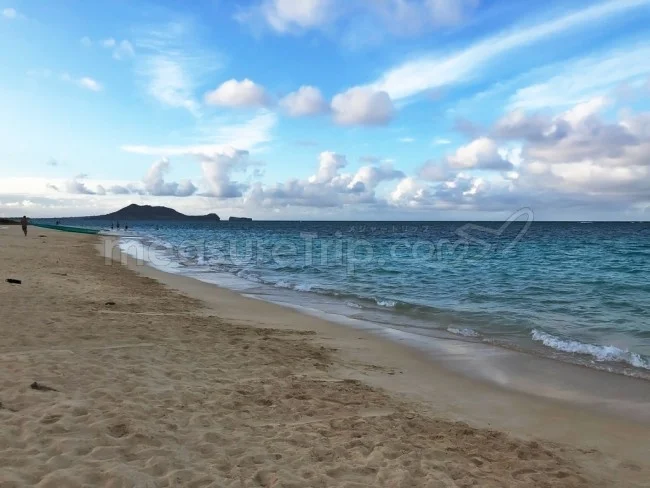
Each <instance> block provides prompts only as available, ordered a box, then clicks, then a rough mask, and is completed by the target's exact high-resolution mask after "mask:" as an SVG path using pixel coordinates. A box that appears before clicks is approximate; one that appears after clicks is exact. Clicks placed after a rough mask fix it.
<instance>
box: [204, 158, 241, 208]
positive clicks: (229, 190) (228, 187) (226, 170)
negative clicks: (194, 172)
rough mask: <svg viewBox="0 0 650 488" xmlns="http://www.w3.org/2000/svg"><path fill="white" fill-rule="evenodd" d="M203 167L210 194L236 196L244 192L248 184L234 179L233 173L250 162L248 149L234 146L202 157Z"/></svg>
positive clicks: (219, 196)
mask: <svg viewBox="0 0 650 488" xmlns="http://www.w3.org/2000/svg"><path fill="white" fill-rule="evenodd" d="M202 160H203V162H202V163H201V169H202V170H203V178H204V179H205V182H206V183H207V186H208V189H209V191H208V195H210V196H213V197H217V198H236V197H240V196H242V194H243V191H244V190H245V189H246V185H244V184H242V183H238V182H236V181H233V179H232V173H233V172H234V171H237V170H243V169H245V168H246V166H247V164H248V151H242V150H237V149H234V148H232V147H227V148H224V149H223V150H222V151H221V152H220V153H218V154H213V155H211V156H209V157H207V156H204V157H202Z"/></svg>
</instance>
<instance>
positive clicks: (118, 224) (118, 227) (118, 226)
mask: <svg viewBox="0 0 650 488" xmlns="http://www.w3.org/2000/svg"><path fill="white" fill-rule="evenodd" d="M117 230H120V223H119V222H118V223H117Z"/></svg>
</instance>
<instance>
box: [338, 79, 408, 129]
mask: <svg viewBox="0 0 650 488" xmlns="http://www.w3.org/2000/svg"><path fill="white" fill-rule="evenodd" d="M332 111H333V112H334V120H335V121H336V122H337V123H338V124H340V125H385V124H387V123H388V122H390V121H391V120H392V119H393V117H394V115H395V107H393V102H392V101H391V99H390V97H389V96H388V94H387V93H386V92H382V91H375V90H371V89H369V88H362V87H356V88H350V89H349V90H347V91H346V92H343V93H339V94H338V95H336V96H335V97H334V98H333V99H332Z"/></svg>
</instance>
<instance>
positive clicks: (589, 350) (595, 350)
mask: <svg viewBox="0 0 650 488" xmlns="http://www.w3.org/2000/svg"><path fill="white" fill-rule="evenodd" d="M531 335H532V337H533V340H534V341H537V342H541V343H542V344H544V345H545V346H546V347H550V348H552V349H555V350H557V351H562V352H568V353H573V354H585V355H588V356H591V357H593V358H594V359H595V360H596V361H599V362H615V363H626V364H629V365H630V366H634V367H635V368H643V369H650V364H648V362H647V361H646V360H645V359H643V358H642V357H641V355H640V354H637V353H635V352H630V351H628V350H626V349H620V348H618V347H616V346H596V345H594V344H585V343H583V342H580V341H574V340H570V339H562V338H560V337H556V336H554V335H551V334H547V333H546V332H543V331H541V330H537V329H535V330H533V331H532V333H531Z"/></svg>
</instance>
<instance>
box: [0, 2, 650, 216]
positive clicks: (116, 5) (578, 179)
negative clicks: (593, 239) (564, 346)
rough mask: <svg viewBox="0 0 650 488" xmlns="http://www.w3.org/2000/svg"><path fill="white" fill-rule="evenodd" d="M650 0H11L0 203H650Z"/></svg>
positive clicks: (627, 209) (70, 206) (94, 206)
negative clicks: (182, 0)
mask: <svg viewBox="0 0 650 488" xmlns="http://www.w3.org/2000/svg"><path fill="white" fill-rule="evenodd" d="M649 21H650V0H613V1H611V0H610V1H574V2H571V3H570V4H569V3H567V2H560V1H544V2H541V1H530V2H512V1H505V0H376V1H373V2H368V1H367V0H346V1H343V0H304V1H300V2H299V1H297V0H248V1H225V0H199V1H195V2H179V1H152V2H141V1H135V0H134V1H126V0H96V1H93V2H82V1H72V0H63V1H59V2H45V1H43V0H6V1H5V2H4V3H3V1H2V0H0V45H2V46H3V49H1V50H0V65H1V66H2V69H1V70H0V90H1V91H0V93H1V94H2V95H1V96H2V100H1V101H2V110H1V111H0V123H1V124H2V129H3V130H2V131H0V170H1V171H2V174H3V177H2V178H1V179H0V215H17V214H23V213H26V214H29V215H33V216H64V215H88V214H95V213H103V212H105V211H111V210H114V209H117V208H119V207H121V206H123V205H127V204H129V203H133V202H136V203H149V204H162V205H169V206H172V207H174V208H177V209H179V210H181V211H184V212H187V213H204V212H207V211H216V212H218V213H219V214H221V215H223V216H228V215H243V214H245V215H250V216H253V217H255V218H272V219H294V218H300V219H382V218H385V219H416V220H419V219H501V218H505V217H507V216H508V215H510V214H512V213H514V212H516V211H517V210H518V209H520V208H522V207H530V208H531V209H533V211H534V212H535V215H536V217H537V218H542V219H577V220H595V219H617V220H618V219H622V220H641V219H648V217H649V215H650V210H649V207H650V169H649V168H650V113H649V112H648V110H649V108H650V107H649V105H650V103H649V98H650V64H649V63H648V62H647V59H650V32H649V31H648V29H647V25H648V22H649Z"/></svg>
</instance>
